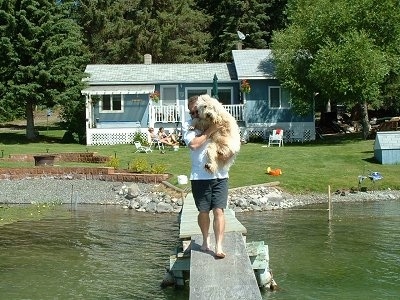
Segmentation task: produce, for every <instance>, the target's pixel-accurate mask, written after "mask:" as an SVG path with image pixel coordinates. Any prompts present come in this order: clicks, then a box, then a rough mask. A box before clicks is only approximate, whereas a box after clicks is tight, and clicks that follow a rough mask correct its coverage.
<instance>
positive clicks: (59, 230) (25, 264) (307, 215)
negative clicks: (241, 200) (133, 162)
mask: <svg viewBox="0 0 400 300" xmlns="http://www.w3.org/2000/svg"><path fill="white" fill-rule="evenodd" d="M320 208H322V207H321V206H309V207H306V209H297V210H276V211H268V212H260V213H242V214H237V218H238V219H239V220H240V221H241V222H242V223H243V224H244V225H245V226H246V228H247V230H248V235H247V240H248V241H261V240H262V241H264V242H265V243H266V244H268V245H269V252H270V267H271V269H272V271H273V274H274V278H275V280H276V282H277V283H278V286H279V288H280V289H279V290H278V291H274V292H270V291H263V292H262V295H263V299H398V298H399V295H400V275H399V274H400V202H399V201H398V200H397V201H385V202H367V203H346V204H336V203H335V204H334V218H333V220H332V221H331V222H328V221H327V217H328V215H327V212H326V210H324V211H323V210H318V209H320ZM0 238H1V241H0V299H178V300H179V299H188V294H189V293H188V288H184V289H179V290H177V289H174V288H171V287H170V288H166V289H162V288H161V287H160V283H161V281H162V279H163V276H164V274H165V267H166V266H167V265H168V264H169V255H170V253H171V251H172V250H173V249H174V247H175V246H176V245H178V244H179V239H178V224H177V216H176V215H160V214H157V215H150V214H143V213H137V212H134V211H132V210H123V209H121V208H119V207H106V206H79V207H78V210H77V211H68V212H67V217H65V214H63V216H62V217H56V216H55V217H54V218H53V219H46V220H42V221H38V222H19V223H14V224H9V225H6V226H3V227H0ZM228 254H229V252H228Z"/></svg>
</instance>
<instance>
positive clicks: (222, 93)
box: [187, 88, 232, 105]
mask: <svg viewBox="0 0 400 300" xmlns="http://www.w3.org/2000/svg"><path fill="white" fill-rule="evenodd" d="M204 94H209V95H210V96H211V94H212V88H188V89H187V99H189V98H190V97H192V96H198V95H204ZM218 100H219V102H221V103H222V104H224V105H229V104H232V88H219V89H218Z"/></svg>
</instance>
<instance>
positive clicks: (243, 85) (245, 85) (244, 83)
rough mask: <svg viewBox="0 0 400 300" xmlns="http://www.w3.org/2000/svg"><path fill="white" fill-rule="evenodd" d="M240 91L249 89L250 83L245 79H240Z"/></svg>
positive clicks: (248, 91) (246, 91)
mask: <svg viewBox="0 0 400 300" xmlns="http://www.w3.org/2000/svg"><path fill="white" fill-rule="evenodd" d="M240 91H241V92H242V93H245V94H248V93H250V91H251V87H250V83H249V82H248V81H247V80H246V79H244V80H242V82H241V84H240Z"/></svg>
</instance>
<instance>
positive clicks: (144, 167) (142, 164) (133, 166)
mask: <svg viewBox="0 0 400 300" xmlns="http://www.w3.org/2000/svg"><path fill="white" fill-rule="evenodd" d="M129 170H130V171H132V172H135V173H145V172H148V171H150V166H149V163H148V162H147V160H146V159H144V158H136V159H134V160H132V161H131V163H130V164H129Z"/></svg>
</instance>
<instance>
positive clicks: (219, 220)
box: [213, 208, 225, 258]
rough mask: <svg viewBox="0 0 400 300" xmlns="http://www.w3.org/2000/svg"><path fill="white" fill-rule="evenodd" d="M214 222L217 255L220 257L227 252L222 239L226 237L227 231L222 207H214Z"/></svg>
mask: <svg viewBox="0 0 400 300" xmlns="http://www.w3.org/2000/svg"><path fill="white" fill-rule="evenodd" d="M213 213H214V222H213V229H214V234H215V255H216V256H217V257H219V258H224V257H225V253H224V251H223V250H222V241H223V239H224V231H225V214H224V210H223V209H221V208H214V209H213Z"/></svg>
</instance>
